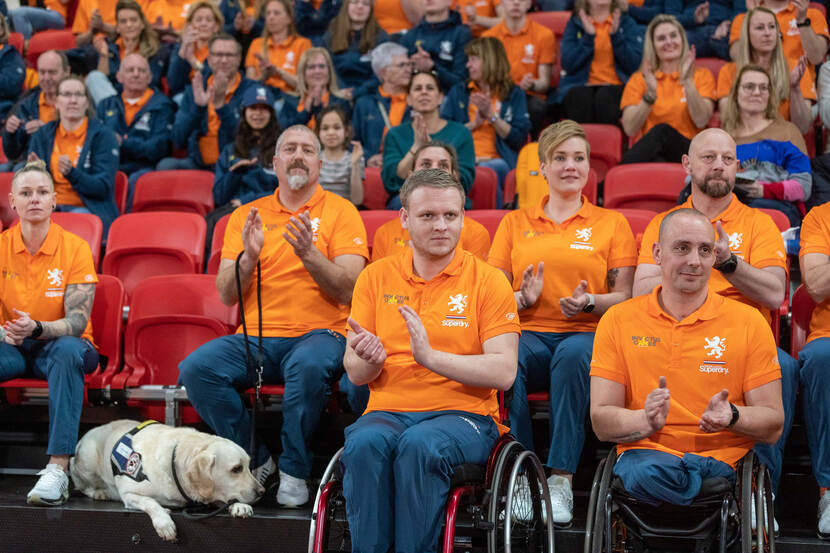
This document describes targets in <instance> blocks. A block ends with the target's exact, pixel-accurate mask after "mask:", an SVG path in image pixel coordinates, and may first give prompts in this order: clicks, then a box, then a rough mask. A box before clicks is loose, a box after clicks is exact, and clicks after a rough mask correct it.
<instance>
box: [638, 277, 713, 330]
mask: <svg viewBox="0 0 830 553" xmlns="http://www.w3.org/2000/svg"><path fill="white" fill-rule="evenodd" d="M662 289H663V285H662V284H659V285H657V286H655V287H654V290H652V291H651V294H649V296H648V302H647V304H646V312H647V313H648V314H649V316H651V317H654V318H655V319H658V318H661V317H662V318H665V319H668V320H669V321H672V323H675V324H684V325H687V324H693V323H696V322H698V321H708V320H711V319H714V318H715V317H717V316H718V314H719V312H720V308H721V306H722V305H723V302H724V298H723V296H721V295H719V294H716V293H715V292H713V291H712V289H711V288H709V289H708V291H707V293H706V300H705V301H704V302H703V305H701V306H700V307H698V308H697V309H696V310H695V311H694V312H693V313H692V314H691V315H689V316H688V317H686V318H685V319H683V320H682V321H677V320H675V318H674V317H672V316H671V315H669V314H668V313H666V312H665V311H664V310H663V308H662V307H661V306H660V300H659V299H658V298H659V294H660V290H662Z"/></svg>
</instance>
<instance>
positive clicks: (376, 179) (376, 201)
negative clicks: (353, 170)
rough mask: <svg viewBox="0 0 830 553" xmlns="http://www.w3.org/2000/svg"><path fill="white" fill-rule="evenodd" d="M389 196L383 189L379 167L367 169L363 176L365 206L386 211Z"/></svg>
mask: <svg viewBox="0 0 830 553" xmlns="http://www.w3.org/2000/svg"><path fill="white" fill-rule="evenodd" d="M387 201H389V194H387V193H386V189H385V188H384V187H383V179H381V177H380V168H379V167H367V168H366V170H365V171H364V174H363V205H365V206H366V207H368V208H369V209H386V202H387Z"/></svg>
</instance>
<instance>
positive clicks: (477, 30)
mask: <svg viewBox="0 0 830 553" xmlns="http://www.w3.org/2000/svg"><path fill="white" fill-rule="evenodd" d="M499 4H501V1H500V0H452V4H450V9H451V10H455V11H457V12H458V13H459V14H461V21H463V22H464V24H465V25H466V24H467V22H468V21H469V20H470V18H469V17H467V11H466V9H467V6H473V7H474V8H475V10H476V15H480V16H482V17H496V15H498V12H496V6H498V5H499ZM486 30H487V28H486V27H482V26H481V25H473V26H472V31H473V36H475V37H479V36H481V34H482V33H483V32H484V31H486Z"/></svg>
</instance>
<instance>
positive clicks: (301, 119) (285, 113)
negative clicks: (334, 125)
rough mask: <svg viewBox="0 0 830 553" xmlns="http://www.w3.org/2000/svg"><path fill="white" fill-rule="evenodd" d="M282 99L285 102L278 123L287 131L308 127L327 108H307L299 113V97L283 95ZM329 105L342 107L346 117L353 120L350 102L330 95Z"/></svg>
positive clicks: (278, 116)
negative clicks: (288, 129)
mask: <svg viewBox="0 0 830 553" xmlns="http://www.w3.org/2000/svg"><path fill="white" fill-rule="evenodd" d="M282 98H283V100H284V101H283V104H282V109H280V112H279V114H278V115H277V121H278V122H279V124H280V128H282V129H287V128H288V127H290V126H291V125H308V122H309V121H311V118H312V117H316V116H317V114H318V113H320V110H321V109H323V108H324V107H326V106H316V107H314V108H312V109H308V108H305V109H303V111H297V108H298V106H299V105H300V97H299V96H295V95H293V94H283V95H282ZM328 105H333V106H340V107H341V108H343V109H344V110H346V115H347V116H348V117H349V119H351V115H350V113H351V111H352V110H351V106H350V105H349V101H348V100H346V99H344V98H338V97H337V96H332V95H329V103H328Z"/></svg>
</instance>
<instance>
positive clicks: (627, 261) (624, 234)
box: [608, 213, 637, 269]
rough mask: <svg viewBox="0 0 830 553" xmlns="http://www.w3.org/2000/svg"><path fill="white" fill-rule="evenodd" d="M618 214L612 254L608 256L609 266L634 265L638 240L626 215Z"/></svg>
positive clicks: (610, 267) (612, 239)
mask: <svg viewBox="0 0 830 553" xmlns="http://www.w3.org/2000/svg"><path fill="white" fill-rule="evenodd" d="M614 215H616V224H615V227H614V235H613V236H612V238H611V255H609V256H608V268H609V269H618V268H620V267H633V266H634V265H636V264H637V242H636V241H635V240H634V233H633V232H631V225H629V224H628V221H627V220H626V218H625V216H624V215H620V214H617V213H614Z"/></svg>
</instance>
